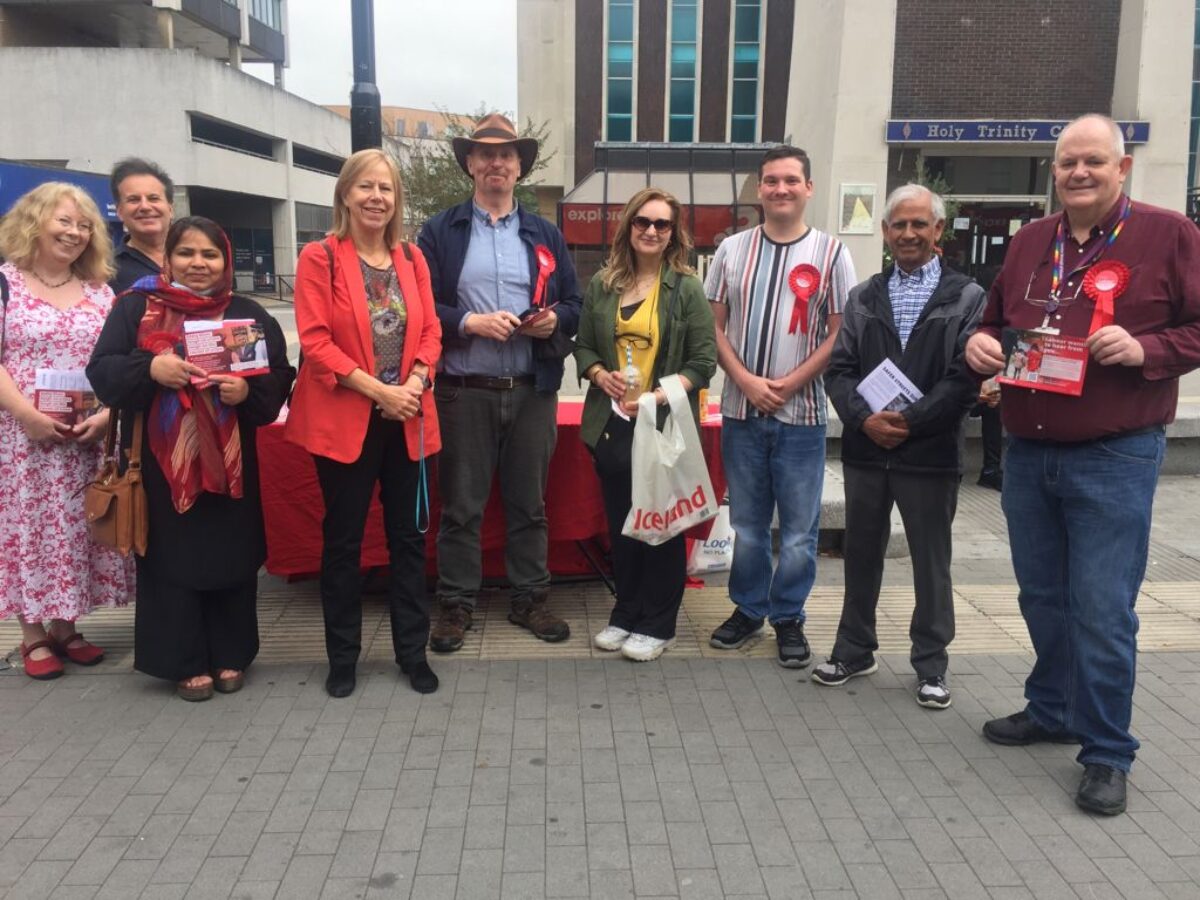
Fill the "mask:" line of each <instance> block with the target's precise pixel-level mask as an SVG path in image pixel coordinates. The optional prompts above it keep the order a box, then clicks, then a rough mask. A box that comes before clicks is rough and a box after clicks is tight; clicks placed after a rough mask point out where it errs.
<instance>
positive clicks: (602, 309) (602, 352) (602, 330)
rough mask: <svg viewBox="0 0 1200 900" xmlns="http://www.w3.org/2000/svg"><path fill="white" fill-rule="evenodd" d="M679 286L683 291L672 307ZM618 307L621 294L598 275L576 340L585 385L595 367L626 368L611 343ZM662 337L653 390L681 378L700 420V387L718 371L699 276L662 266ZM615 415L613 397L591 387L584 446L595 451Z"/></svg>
mask: <svg viewBox="0 0 1200 900" xmlns="http://www.w3.org/2000/svg"><path fill="white" fill-rule="evenodd" d="M676 282H678V285H679V291H678V293H676V294H675V298H674V301H673V302H672V300H671V295H672V292H674V290H675V286H676ZM620 302H621V296H620V294H619V293H618V292H616V291H611V290H609V289H608V288H606V287H605V286H604V282H602V281H601V280H600V276H599V275H596V276H595V277H594V278H593V279H592V282H591V284H589V285H588V288H587V292H586V293H585V294H584V295H583V311H582V312H581V313H580V316H579V334H578V335H576V337H575V368H576V371H577V372H578V373H579V380H580V381H581V382H582V381H584V380H585V379H584V377H583V373H584V372H586V371H587V370H588V369H589V368H591V367H592V366H593V365H595V364H596V363H600V364H601V365H603V366H604V368H606V369H608V370H610V371H614V370H619V369H621V368H622V367H623V366H624V364H625V362H624V360H618V359H617V347H616V343H615V341H614V340H613V324H614V323H615V322H616V317H617V307H618V305H619V304H620ZM658 333H659V339H660V341H661V340H662V339H663V336H664V335H665V339H666V344H665V347H666V353H663V352H662V348H663V346H664V345H662V344H661V343H660V345H659V352H658V354H657V355H656V356H655V358H654V378H653V379H652V381H653V383H652V384H651V386H650V389H651V390H652V389H653V388H655V387H657V386H658V383H659V380H660V379H661V378H662V377H663V376H664V375H682V376H683V377H684V378H686V379H687V380H688V381H690V382H691V383H692V390H691V392H690V394H689V397H688V400H689V401H690V402H691V406H692V415H694V416H696V419H697V421H699V409H700V406H699V391H700V388H704V387H708V381H709V379H710V378H712V376H713V373H714V372H716V371H717V333H716V326H715V324H714V323H713V314H712V307H710V306H709V305H708V298H707V297H705V296H704V286H703V285H702V284H701V283H700V279H699V278H697V277H696V276H695V275H680V274H679V273H677V272H675V271H673V270H671V269H669V268H667V267H666V266H663V274H662V283H661V286H660V287H659V289H658ZM666 412H667V410H666V407H660V409H659V424H660V425H661V423H662V420H663V419H664V418H665V417H666ZM611 414H612V398H610V397H609V396H608V395H607V394H605V393H604V391H602V390H600V389H599V388H598V387H596V386H595V385H592V384H590V383H589V386H588V391H587V397H586V398H585V399H584V401H583V421H582V427H581V428H580V434H579V436H580V437H581V438H582V439H583V442H584V443H585V444H587V445H588V446H589V447H595V446H596V441H598V440H599V439H600V435H601V434H602V433H603V431H604V426H605V424H607V422H608V417H609V416H610V415H611Z"/></svg>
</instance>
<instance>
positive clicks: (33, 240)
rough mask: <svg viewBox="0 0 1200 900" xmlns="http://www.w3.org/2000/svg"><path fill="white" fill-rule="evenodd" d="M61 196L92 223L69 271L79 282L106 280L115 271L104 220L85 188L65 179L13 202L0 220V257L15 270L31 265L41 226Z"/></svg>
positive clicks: (40, 186)
mask: <svg viewBox="0 0 1200 900" xmlns="http://www.w3.org/2000/svg"><path fill="white" fill-rule="evenodd" d="M64 198H66V199H69V200H71V201H72V202H74V204H75V206H76V207H77V208H78V209H79V213H80V215H81V216H82V217H83V218H84V219H86V220H87V221H89V222H91V224H92V236H91V237H90V238H89V239H88V242H87V245H86V246H85V247H84V248H83V253H81V254H79V259H77V260H75V262H74V263H72V264H71V271H72V272H74V273H75V274H76V275H77V276H78V277H79V279H80V280H81V281H92V282H96V283H103V282H105V281H108V279H110V278H112V277H113V273H114V272H115V271H116V270H115V269H114V268H113V266H112V262H111V259H112V239H111V238H110V237H109V236H108V223H106V222H105V221H104V219H103V218H102V217H101V215H100V210H99V209H98V208H97V207H96V203H95V201H94V200H92V198H91V197H89V196H88V194H87V192H86V191H84V190H83V189H82V188H79V187H76V186H75V185H73V184H67V183H66V182H65V181H47V182H46V183H45V184H39V185H38V186H37V187H35V188H34V189H33V190H31V191H29V193H27V194H25V195H24V196H22V197H21V198H20V199H18V200H17V202H16V203H14V204H13V206H12V209H10V210H9V211H8V213H7V215H5V216H4V218H3V219H0V256H3V257H4V258H5V259H7V260H8V261H9V262H11V263H12V264H13V265H15V266H16V267H17V268H19V269H26V270H28V269H30V268H32V267H33V263H34V259H35V257H36V256H37V242H38V238H40V237H41V235H42V229H43V228H44V227H45V225H46V223H47V222H48V221H49V220H50V216H52V215H53V214H54V210H55V208H56V207H57V206H58V204H59V203H61V202H62V200H63V199H64Z"/></svg>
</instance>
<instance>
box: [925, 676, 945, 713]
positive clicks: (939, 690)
mask: <svg viewBox="0 0 1200 900" xmlns="http://www.w3.org/2000/svg"><path fill="white" fill-rule="evenodd" d="M917 703H918V704H920V705H921V706H925V707H928V708H929V709H946V708H947V707H949V706H950V688H948V687H946V679H945V678H943V677H942V676H941V675H934V676H933V677H932V678H922V679H921V680H920V681H919V682H918V683H917Z"/></svg>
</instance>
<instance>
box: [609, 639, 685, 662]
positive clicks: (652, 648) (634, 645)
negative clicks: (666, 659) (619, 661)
mask: <svg viewBox="0 0 1200 900" xmlns="http://www.w3.org/2000/svg"><path fill="white" fill-rule="evenodd" d="M673 646H675V638H668V639H666V640H664V639H663V638H656V637H650V635H648V634H631V635H630V636H629V637H628V638H627V639H626V640H625V643H624V644H622V645H621V655H622V656H624V657H625V658H626V659H632V660H633V661H634V662H649V661H650V660H652V659H658V658H659V657H660V656H662V655H663V651H664V650H669V649H670V648H671V647H673Z"/></svg>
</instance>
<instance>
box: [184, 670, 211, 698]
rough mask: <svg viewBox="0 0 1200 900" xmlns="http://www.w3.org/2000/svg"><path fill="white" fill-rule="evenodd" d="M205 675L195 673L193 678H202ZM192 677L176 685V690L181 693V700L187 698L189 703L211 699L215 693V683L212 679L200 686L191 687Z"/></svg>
mask: <svg viewBox="0 0 1200 900" xmlns="http://www.w3.org/2000/svg"><path fill="white" fill-rule="evenodd" d="M201 677H203V676H200V675H193V676H192V678H201ZM192 678H185V679H183V681H181V682H179V683H178V684H176V685H175V692H176V693H177V694H179V698H180V699H181V700H187V701H188V702H189V703H199V702H200V701H202V700H209V699H211V698H212V695H213V685H212V682H211V681H210V682H209V683H208V684H204V685H200V686H199V687H189V686H188V684H187V683H188V682H189V681H191V680H192Z"/></svg>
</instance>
